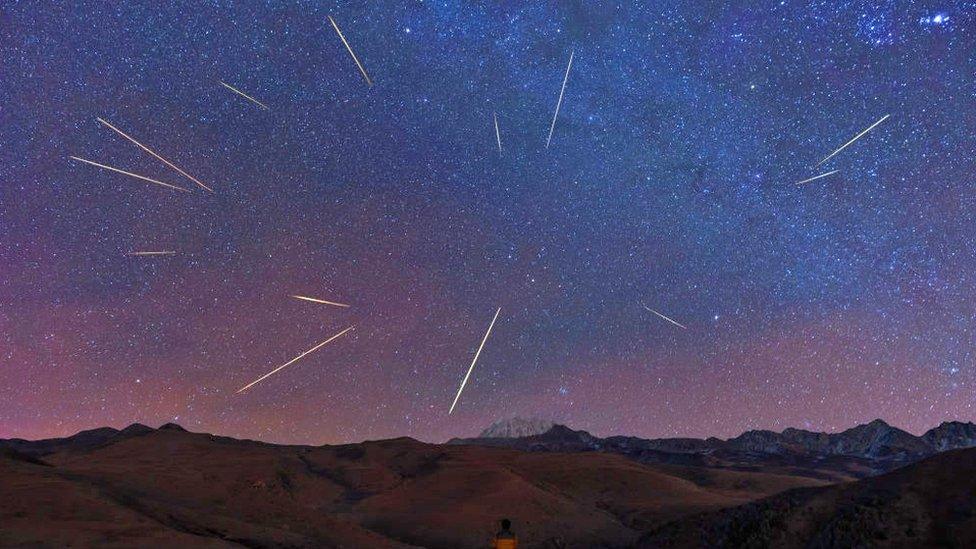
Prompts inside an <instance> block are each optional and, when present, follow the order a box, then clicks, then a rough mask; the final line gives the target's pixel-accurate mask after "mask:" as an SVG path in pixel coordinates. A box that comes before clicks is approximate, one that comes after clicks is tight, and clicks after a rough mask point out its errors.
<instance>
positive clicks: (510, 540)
mask: <svg viewBox="0 0 976 549" xmlns="http://www.w3.org/2000/svg"><path fill="white" fill-rule="evenodd" d="M491 547H492V549H517V548H518V536H516V535H515V533H514V532H512V521H510V520H508V519H507V518H506V519H502V529H501V531H500V532H498V533H497V534H495V539H493V540H492V542H491Z"/></svg>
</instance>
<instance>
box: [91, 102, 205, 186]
mask: <svg viewBox="0 0 976 549" xmlns="http://www.w3.org/2000/svg"><path fill="white" fill-rule="evenodd" d="M95 120H98V121H99V122H101V123H102V124H105V125H106V126H108V127H109V128H110V129H111V130H112V131H114V132H115V133H117V134H119V135H121V136H122V137H124V138H126V139H128V140H129V141H132V142H133V143H135V144H136V146H138V147H139V148H140V149H142V150H144V151H146V152H147V153H149V154H151V155H153V156H155V157H156V158H157V159H158V160H161V161H162V162H163V164H166V165H167V166H169V167H170V168H173V169H174V170H176V171H178V172H180V173H181V174H183V175H184V176H186V177H187V178H189V179H190V181H193V182H194V183H196V184H197V185H200V186H201V187H203V188H204V189H207V190H208V191H210V192H213V189H211V188H210V187H208V186H206V185H204V184H203V183H201V182H200V180H198V179H197V178H195V177H193V176H192V175H190V174H188V173H186V172H184V171H183V170H181V169H179V168H178V167H177V166H176V165H175V164H173V163H172V162H170V161H169V160H166V159H165V158H163V157H162V156H159V155H158V154H156V153H155V152H153V151H151V150H150V149H149V147H147V146H145V145H143V144H142V143H140V142H138V141H136V140H135V139H133V138H132V137H130V136H128V135H126V133H125V132H123V131H122V130H120V129H118V128H116V127H115V126H113V125H111V124H109V123H108V122H107V121H106V120H104V119H102V118H97V117H96V118H95Z"/></svg>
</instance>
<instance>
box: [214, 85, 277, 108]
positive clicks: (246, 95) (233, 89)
mask: <svg viewBox="0 0 976 549" xmlns="http://www.w3.org/2000/svg"><path fill="white" fill-rule="evenodd" d="M217 82H220V85H221V86H223V87H225V88H227V89H228V90H230V91H232V92H234V93H236V94H237V95H240V96H241V97H243V98H245V99H247V100H248V101H251V102H253V103H256V104H257V105H259V106H260V107H261V108H262V109H264V110H266V111H270V110H271V107H269V106H267V105H265V104H264V103H262V102H260V101H258V100H257V99H255V98H253V97H251V96H250V95H248V94H246V93H244V92H242V91H241V90H239V89H237V88H235V87H234V86H231V85H230V84H228V83H227V82H224V81H223V80H218V81H217Z"/></svg>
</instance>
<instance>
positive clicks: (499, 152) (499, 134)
mask: <svg viewBox="0 0 976 549" xmlns="http://www.w3.org/2000/svg"><path fill="white" fill-rule="evenodd" d="M491 116H492V117H494V119H495V139H497V140H498V154H502V134H501V133H500V132H499V131H498V115H497V114H495V113H491Z"/></svg>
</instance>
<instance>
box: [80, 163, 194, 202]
mask: <svg viewBox="0 0 976 549" xmlns="http://www.w3.org/2000/svg"><path fill="white" fill-rule="evenodd" d="M69 158H71V159H72V160H77V161H78V162H84V163H85V164H91V165H92V166H97V167H99V168H102V169H104V170H109V171H113V172H116V173H120V174H123V175H127V176H129V177H134V178H136V179H141V180H143V181H148V182H150V183H155V184H157V185H162V186H163V187H169V188H170V189H176V190H177V191H183V192H185V193H188V192H190V191H189V190H188V189H184V188H183V187H177V186H176V185H170V184H169V183H163V182H162V181H157V180H155V179H152V178H149V177H146V176H144V175H139V174H137V173H132V172H127V171H125V170H120V169H118V168H113V167H112V166H106V165H105V164H99V163H98V162H92V161H91V160H85V159H84V158H78V157H77V156H71V157H69Z"/></svg>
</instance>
